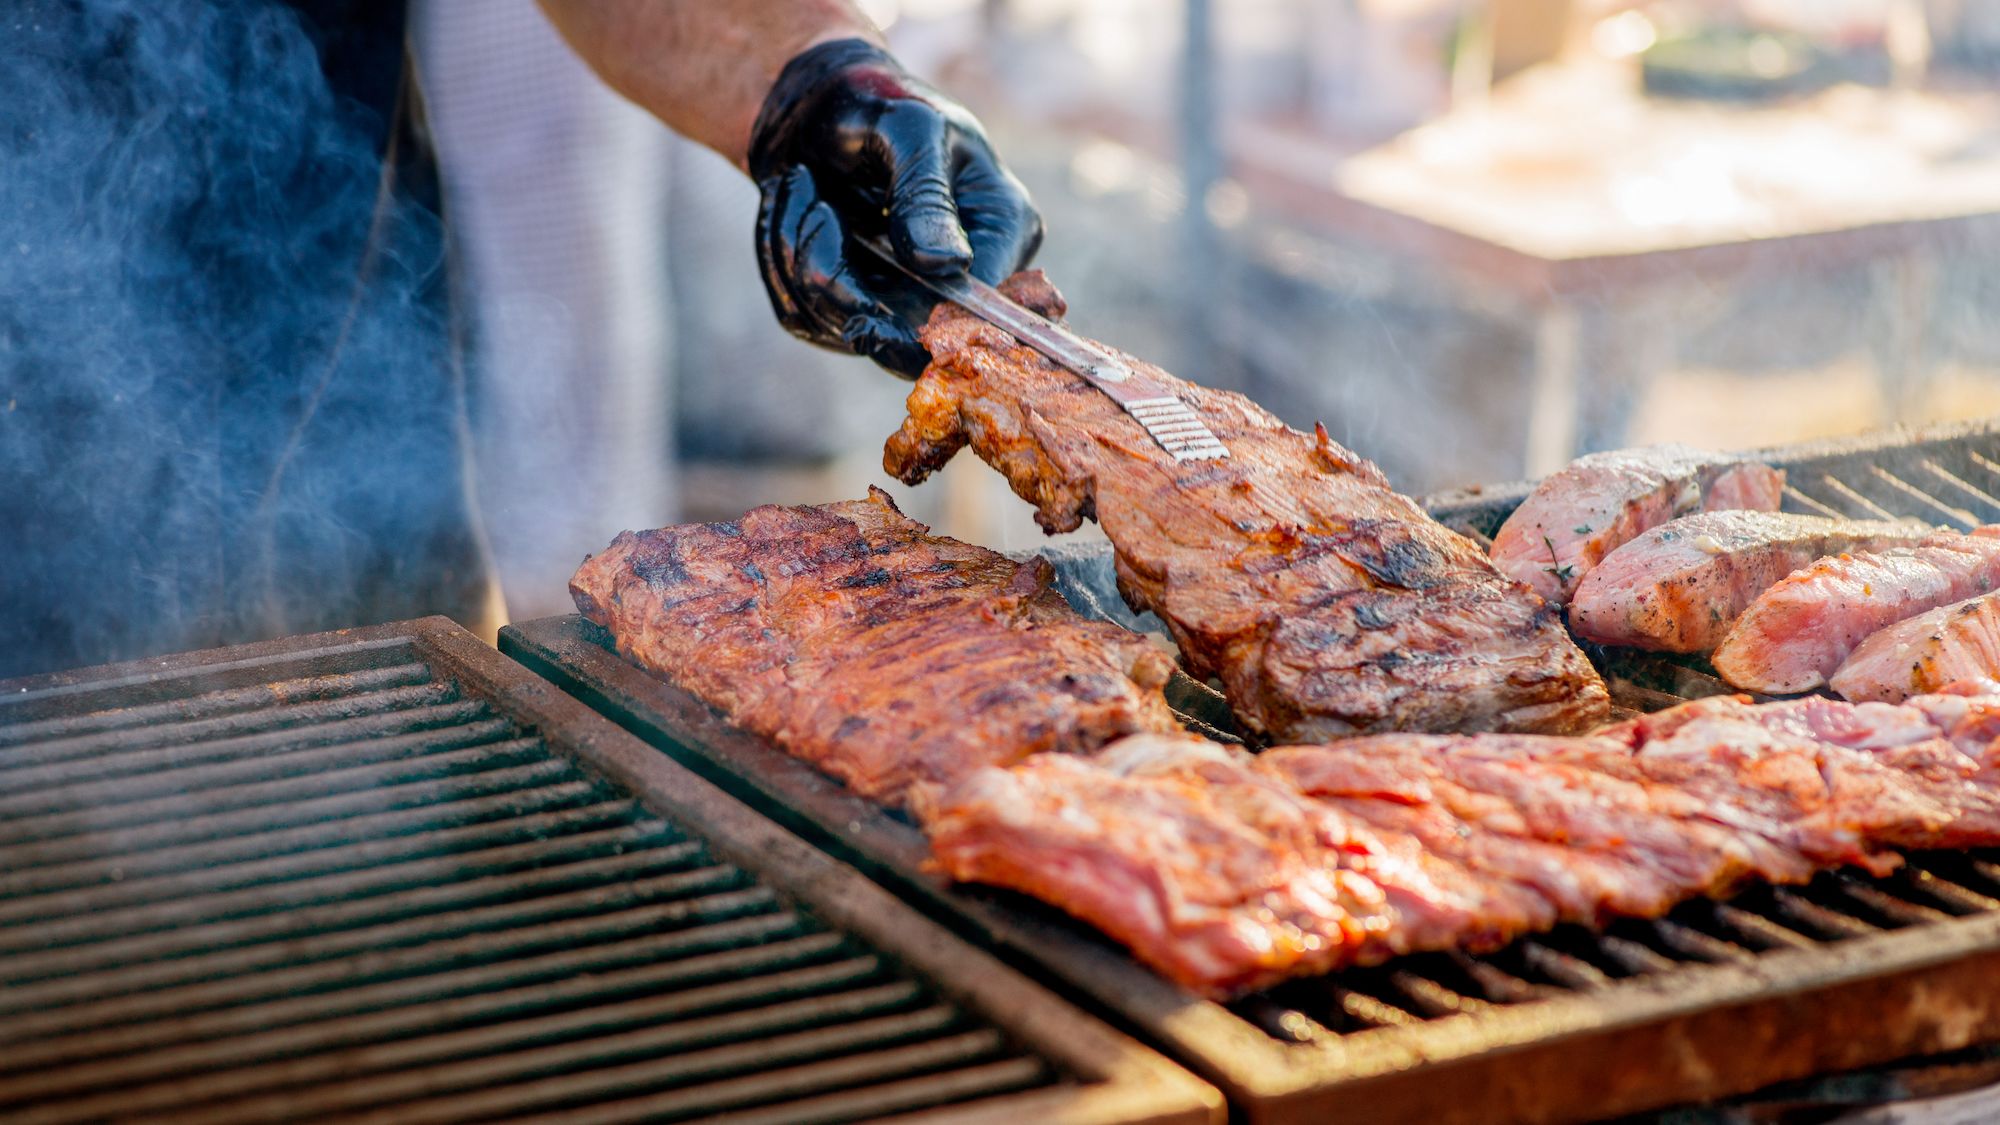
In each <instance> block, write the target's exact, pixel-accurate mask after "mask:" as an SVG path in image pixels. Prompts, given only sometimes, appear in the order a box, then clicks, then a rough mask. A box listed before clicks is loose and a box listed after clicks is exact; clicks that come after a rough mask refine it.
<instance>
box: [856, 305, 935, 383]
mask: <svg viewBox="0 0 2000 1125" xmlns="http://www.w3.org/2000/svg"><path fill="white" fill-rule="evenodd" d="M841 338H842V339H843V340H844V341H846V343H847V346H848V348H849V349H851V350H852V351H853V352H854V353H855V354H856V355H864V356H867V357H868V358H869V359H872V360H874V361H875V362H876V363H879V364H881V365H882V366H883V367H886V368H888V369H889V370H890V371H893V372H895V373H896V374H898V375H901V376H902V377H903V378H905V379H915V378H916V377H917V376H919V375H922V374H923V373H924V368H925V367H927V366H929V365H930V362H931V355H930V353H929V352H927V351H925V350H924V346H923V345H922V344H920V343H918V342H917V336H916V333H914V332H912V331H910V329H909V327H908V326H907V325H905V324H904V323H903V322H902V321H900V320H896V319H893V318H890V317H885V316H857V317H855V318H854V319H852V320H850V321H848V322H847V327H846V328H845V329H844V330H843V331H842V332H841Z"/></svg>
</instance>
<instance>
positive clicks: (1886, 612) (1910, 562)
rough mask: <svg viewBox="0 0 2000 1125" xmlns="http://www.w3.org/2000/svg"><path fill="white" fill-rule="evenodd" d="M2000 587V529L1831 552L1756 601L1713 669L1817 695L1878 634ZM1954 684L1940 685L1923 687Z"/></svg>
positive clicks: (1764, 687)
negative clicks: (1912, 544)
mask: <svg viewBox="0 0 2000 1125" xmlns="http://www.w3.org/2000/svg"><path fill="white" fill-rule="evenodd" d="M1995 588H2000V528H1982V529H1980V530H1979V531H1978V532H1975V533H1973V534H1970V535H1961V534H1959V533H1957V532H1941V533H1939V534H1938V535H1935V536H1932V537H1931V538H1929V539H1926V540H1925V541H1924V542H1923V543H1921V544H1919V545H1917V546H1915V547H1891V548H1888V549H1886V550H1881V551H1860V552H1856V553H1853V554H1843V555H1833V556H1830V557H1828V558H1823V559H1821V560H1819V561H1818V562H1816V563H1813V564H1812V565H1811V566H1808V567H1806V568H1804V569H1802V570H1798V571H1795V572H1794V573H1793V574H1792V575H1791V576H1790V577H1788V578H1786V579H1785V580H1784V581H1782V582H1780V583H1778V584H1777V585H1775V586H1773V587H1771V588H1770V589H1768V590H1766V591H1764V592H1763V593H1762V594H1759V595H1757V600H1756V601H1754V602H1751V603H1750V608H1748V609H1746V610H1744V611H1743V616H1741V617H1739V618H1737V619H1736V624H1735V625H1734V626H1732V627H1731V628H1730V630H1729V634H1728V635H1727V636H1725V637H1723V639H1722V644H1721V645H1720V646H1718V647H1717V648H1716V650H1715V656H1714V658H1713V662H1714V664H1715V670H1716V671H1717V672H1719V673H1721V674H1722V678H1723V679H1725V680H1728V681H1729V682H1730V683H1731V684H1734V685H1735V686H1737V687H1740V688H1746V689H1748V690H1750V691H1761V692H1765V693H1767V694H1771V695H1789V694H1792V693H1795V692H1801V691H1811V690H1813V689H1814V688H1816V687H1819V686H1820V685H1821V684H1824V683H1826V682H1827V677H1828V676H1831V675H1833V673H1834V671H1835V670H1836V669H1838V668H1839V667H1840V666H1841V663H1842V662H1843V661H1845V660H1846V659H1847V658H1848V655H1849V654H1850V653H1852V652H1854V651H1855V649H1856V647H1857V646H1859V645H1860V644H1861V642H1862V641H1864V640H1866V639H1867V638H1868V637H1869V636H1870V635H1871V634H1873V633H1875V632H1876V631H1878V630H1881V629H1885V628H1888V627H1889V626H1891V625H1894V624H1896V623H1897V622H1899V621H1902V620H1904V619H1906V618H1910V617H1915V616H1917V615H1918V614H1923V613H1927V612H1928V611H1930V610H1934V609H1937V608H1939V607H1940V606H1947V605H1951V604H1953V603H1955V602H1962V601H1964V600H1965V599H1966V598H1970V597H1972V596H1974V595H1976V594H1983V593H1986V592H1987V591H1989V590H1993V589H1995ZM1918 632H1919V634H1921V633H1923V630H1921V629H1920V630H1918ZM1878 651H1879V649H1878ZM1993 671H1995V669H1993V668H1991V667H1986V668H1983V669H1976V670H1975V671H1974V672H1973V673H1962V674H1960V675H1954V676H1952V677H1951V679H1963V678H1965V674H1979V675H1988V674H1991V673H1992V672H1993ZM1949 682H1951V681H1950V680H1935V679H1934V680H1931V681H1930V682H1929V683H1928V684H1927V685H1926V686H1923V687H1919V688H1916V690H1917V691H1927V690H1932V689H1935V688H1937V687H1939V686H1941V685H1942V684H1944V683H1949ZM1843 694H1844V693H1843ZM1905 694H1914V692H1906V693H1905ZM1849 698H1854V697H1853V696H1849ZM1867 698H1871V699H1872V698H1879V697H1878V696H1875V695H1870V696H1868V697H1867Z"/></svg>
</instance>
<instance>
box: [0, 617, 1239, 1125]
mask: <svg viewBox="0 0 2000 1125" xmlns="http://www.w3.org/2000/svg"><path fill="white" fill-rule="evenodd" d="M1219 1106H1220V1101H1219V1098H1218V1097H1217V1096H1216V1095H1215V1093H1214V1091H1212V1090H1209V1089H1207V1088H1206V1087H1204V1086H1202V1085H1201V1084H1200V1083H1198V1082H1196V1081H1195V1080H1194V1079H1192V1078H1191V1077H1189V1076H1187V1075H1186V1074H1185V1073H1184V1072H1181V1071H1180V1070H1178V1068H1175V1067H1173V1066H1172V1065H1171V1064H1168V1063H1166V1062H1165V1061H1164V1060H1163V1059H1160V1058H1159V1057H1158V1056H1157V1055H1154V1054H1153V1053H1152V1052H1150V1051H1147V1050H1145V1049H1143V1048H1140V1047H1138V1046H1137V1045H1136V1044H1133V1043H1131V1042H1130V1041H1129V1040H1126V1039H1124V1038H1122V1037H1120V1036H1118V1035H1116V1034H1115V1033H1112V1032H1110V1031H1108V1030H1107V1029H1105V1028H1103V1027H1102V1026H1101V1025H1098V1024H1096V1023H1095V1022H1094V1021H1091V1020H1089V1019H1088V1018H1087V1017H1084V1016H1082V1015H1080V1014H1079V1013H1077V1012H1076V1011H1075V1010H1074V1009H1072V1008H1070V1007H1069V1006H1067V1005H1065V1004H1063V1003H1061V1002H1060V1001H1057V1000H1055V999H1054V998H1053V997H1051V996H1049V995H1048V994H1046V993H1044V992H1043V991H1041V990H1040V989H1039V988H1037V987H1035V986H1034V985H1031V984H1029V983H1027V982H1026V981H1024V980H1022V979H1020V978H1019V977H1017V976H1016V975H1015V974H1014V973H1012V972H1010V971H1008V970H1006V969H1004V968H1003V967H1001V966H1000V965H999V964H998V963H996V962H994V961H993V960H992V959H991V958H990V957H988V956H986V955H984V954H982V953H979V952H977V951H975V950H973V949H971V948H969V947H967V946H965V945H964V944H963V943H962V942H958V941H956V940H953V939H951V938H950V937H949V936H948V935H947V934H945V933H944V932H943V931H942V930H940V929H938V928H937V927H936V926H934V925H932V924H930V923H926V922H924V921H923V920H922V919H920V918H919V917H917V916H916V915H915V914H914V913H913V912H911V911H909V910H908V909H907V908H906V907H903V906H902V905H901V904H899V903H897V902H895V901H894V900H893V899H892V898H890V897H889V896H888V895H886V894H884V893H883V892H882V891H881V890H880V889H879V888H877V887H875V886H874V885H872V884H870V883H869V882H868V881H867V880H865V879H863V878H862V877H860V876H859V875H858V874H856V873H855V872H853V871H851V870H848V869H846V868H843V867H841V866H840V865H838V864H837V863H835V862H833V861H831V860H829V859H828V858H827V857H826V856H824V855H823V854H821V853H819V852H816V851H814V850H813V849H811V848H809V847H807V846H805V845H804V844H803V843H801V842H799V841H798V840H796V839H795V838H793V837H791V836H789V835H787V834H786V833H784V832H782V831H780V830H778V829H776V828H774V827H772V826H771V825H770V824H768V823H767V822H765V821H763V820H762V819H761V818H758V817H756V816H755V815H754V814H752V813H750V812H749V811H748V810H746V809H744V808H743V807H742V806H740V805H738V804H737V803H736V802H734V801H732V800H730V799H729V798H727V797H725V796H723V795H722V794H720V793H718V792H716V791H715V790H714V789H713V788H711V787H710V786H708V785H706V784H705V783H703V782H701V781H700V780H698V779H696V778H694V777H692V776H691V775H689V774H688V773H687V772H686V771H685V770H683V769H681V768H680V767H678V766H675V765H674V764H673V763H671V762H669V761H667V760H666V759H665V758H663V757H662V756H661V755H659V754H657V753H655V752H653V751H651V750H650V749H648V748H646V747H644V746H643V745H640V744H639V743H638V742H637V741H636V740H634V739H632V738H631V737H630V736H629V735H627V734H625V733H624V732H622V731H619V730H617V729H616V728H615V727H613V726H611V725H610V724H609V723H607V722H605V721H604V720H603V719H602V718H600V717H598V716H596V715H593V714H591V713H590V712H589V711H588V710H586V709H584V708H583V707H582V706H580V705H579V704H577V703H576V701H574V700H572V699H570V698H568V697H567V696H564V695H562V694H561V693H559V692H556V691H554V690H553V689H551V688H549V687H548V685H546V684H544V683H542V682H541V681H538V680H536V679H535V678H534V677H533V676H531V675H529V674H528V673H527V672H525V671H524V670H522V669H521V668H520V667H519V666H517V665H514V664H512V663H510V662H509V661H507V660H506V659H505V658H503V657H501V656H500V655H499V654H498V653H496V652H494V651H493V650H492V649H490V648H488V647H486V646H485V645H483V644H481V643H480V642H479V641H477V640H476V639H475V638H473V637H472V636H471V635H470V634H468V633H466V632H465V631H464V630H462V629H460V628H458V627H457V626H455V625H453V624H452V623H450V622H449V621H446V620H445V619H443V618H431V619H426V620H422V621H416V622H409V623H405V624H400V625H393V626H382V627H379V628H374V629H365V630H357V631H352V632H344V633H337V634H322V635H318V636H310V637H299V638H293V639H290V640H286V641H280V642H273V643H269V644H261V645H252V646H245V647H242V648H236V649H223V650H217V651H213V652H205V653H195V654H190V655H187V656H180V657H173V658H169V659H166V660H160V661H146V662H141V663H137V664H128V665H122V666H117V667H112V668H105V669H95V670H86V671H84V672H80V673H71V674H66V675H62V676H54V677H44V678H40V679H36V680H22V681H14V682H12V683H7V684H0V1118H4V1119H5V1120H7V1121H9V1122H66V1121H96V1120H105V1119H122V1120H173V1121H176V1122H224V1121H303V1120H318V1119H328V1118H339V1119H372V1120H388V1121H396V1122H424V1121H459V1120H470V1119H492V1118H496V1117H510V1118H511V1117H525V1118H530V1119H545V1120H554V1121H563V1122H613V1121H636V1120H648V1121H671V1120H683V1119H689V1118H708V1117H711V1116H716V1115H722V1116H727V1117H729V1118H730V1119H732V1120H740V1121H785V1122H792V1121H838V1120H850V1119H857V1118H873V1117H877V1116H881V1115H885V1114H891V1113H900V1112H905V1111H918V1110H929V1111H931V1112H932V1113H934V1114H937V1115H938V1116H939V1117H940V1118H941V1119H946V1120H954V1121H958V1120H963V1121H1014V1120H1028V1119H1033V1118H1034V1117H1036V1116H1040V1115H1047V1116H1051V1117H1055V1116H1060V1117H1063V1118H1065V1119H1068V1118H1071V1117H1074V1118H1076V1119H1079V1120H1089V1121H1097V1122H1107V1123H1108V1122H1116V1121H1130V1122H1141V1121H1143V1122H1170V1121H1171V1122H1188V1123H1194V1122H1208V1121H1212V1120H1216V1119H1217V1117H1218V1116H1219Z"/></svg>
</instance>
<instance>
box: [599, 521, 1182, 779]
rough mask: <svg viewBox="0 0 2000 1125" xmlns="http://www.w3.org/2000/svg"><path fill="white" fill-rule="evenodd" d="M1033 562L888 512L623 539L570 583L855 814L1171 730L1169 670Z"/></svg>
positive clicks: (643, 662) (628, 639) (674, 673)
mask: <svg viewBox="0 0 2000 1125" xmlns="http://www.w3.org/2000/svg"><path fill="white" fill-rule="evenodd" d="M1053 579H1054V572H1053V570H1052V568H1050V566H1049V565H1048V563H1046V562H1044V561H1042V560H1040V559H1035V560H1033V561H1030V562H1025V563H1017V562H1015V561H1013V560H1011V559H1009V558H1007V557H1006V556H1004V555H999V554H996V553H994V552H992V551H989V550H986V549H985V548H983V547H976V546H973V545H971V544H969V543H961V542H958V541H956V540H953V539H948V538H945V537H943V536H936V535H932V534H930V529H929V528H927V527H925V526H924V525H923V524H921V523H918V522H916V521H915V520H912V519H909V518H908V517H906V516H904V515H903V514H902V513H901V512H899V511H897V510H896V507H895V505H894V504H893V503H892V502H891V501H890V500H889V497H888V495H887V494H885V493H883V492H881V491H879V490H870V495H869V497H868V499H866V500H852V501H845V502H842V503H836V504H826V505H821V506H817V507H780V506H776V505H773V506H768V507H763V508H756V509H753V510H751V511H750V512H748V513H745V514H744V515H743V516H742V517H741V518H740V519H737V520H733V521H730V522H727V523H711V524H685V525H681V526H677V527H666V528H661V529H659V530H657V531H642V532H636V533H635V532H630V531H627V532H623V533H621V534H620V535H619V536H618V537H617V538H616V539H614V540H613V541H612V543H611V546H610V547H609V548H607V549H606V550H605V551H604V552H602V553H601V554H598V555H595V556H593V557H591V558H590V559H588V560H586V561H585V562H584V564H583V566H582V567H581V568H579V569H578V570H577V572H576V576H575V577H574V578H572V579H571V580H570V592H571V594H572V595H573V596H574V597H575V599H576V604H577V608H578V609H579V610H580V611H581V612H582V613H583V614H584V616H586V617H588V618H590V619H591V620H592V621H595V622H596V623H597V624H599V625H602V626H604V627H605V628H607V629H609V630H610V632H611V634H612V636H613V638H614V639H615V640H616V642H617V646H618V651H619V653H620V654H622V655H623V656H624V657H625V658H626V659H628V660H631V661H633V662H634V663H636V664H638V665H640V666H641V667H643V668H646V669H647V670H649V671H651V672H653V673H655V674H657V675H660V676H663V677H665V678H666V679H668V680H670V681H671V682H673V683H674V684H676V685H678V686H679V687H681V688H682V689H683V690H685V691H687V692H689V693H690V694H692V695H694V696H696V697H698V698H700V699H701V700H703V701H704V702H706V703H708V704H709V705H710V706H712V707H714V708H715V709H716V710H718V711H720V712H721V713H722V714H723V715H724V716H725V717H726V718H727V719H728V720H729V721H730V722H732V723H734V724H736V725H737V726H739V727H741V728H743V729H745V730H747V731H750V732H751V733H753V734H757V735H760V736H763V737H765V738H768V739H770V740H771V741H772V742H774V743H776V744H777V745H778V746H779V747H780V748H781V749H783V750H784V751H785V752H787V753H789V754H791V755H792V756H794V757H797V758H801V759H803V760H805V761H807V762H810V763H812V764H813V765H815V766H817V767H818V768H819V769H821V770H822V771H824V772H826V773H828V774H831V775H833V776H834V777H836V778H838V779H840V780H841V781H843V782H845V783H846V784H847V786H848V787H849V788H850V789H853V790H854V791H855V792H857V793H859V794H861V795H862V796H864V797H868V798H871V799H873V800H876V801H879V802H882V803H884V804H887V805H891V806H904V805H914V806H918V807H921V804H922V801H923V799H924V798H925V796H926V795H927V794H929V793H931V792H933V791H934V790H935V789H936V787H938V786H941V785H946V784H949V783H951V782H952V781H955V780H956V779H958V778H959V777H960V776H962V775H963V774H965V773H966V772H968V771H970V770H973V769H976V768H978V767H980V766H991V765H1005V764H1007V763H1010V762H1014V761H1017V760H1019V759H1021V758H1023V757H1026V756H1027V755H1030V754H1035V753H1041V752H1045V751H1054V752H1069V753H1078V752H1084V751H1089V750H1094V749H1096V748H1097V747H1098V746H1101V745H1102V744H1104V743H1106V742H1109V741H1111V740H1113V739H1115V738H1118V737H1119V736H1121V735H1125V734H1131V733H1135V732H1143V731H1178V730H1179V729H1180V726H1179V724H1178V723H1177V722H1176V721H1175V719H1174V715H1173V712H1172V711H1171V710H1170V709H1169V708H1168V706H1167V704H1166V700H1165V698H1164V697H1163V696H1162V695H1161V691H1160V689H1161V686H1162V685H1163V684H1165V682H1166V680H1167V677H1168V675H1169V673H1170V672H1171V670H1172V667H1173V662H1172V658H1171V657H1169V656H1168V655H1167V654H1166V653H1164V652H1162V651H1160V650H1159V649H1158V648H1155V647H1154V646H1153V645H1152V644H1151V643H1150V642H1148V641H1147V640H1146V639H1145V638H1143V637H1141V636H1139V635H1138V634H1136V633H1132V632H1129V631H1127V630H1125V629H1122V628H1120V627H1118V626H1116V625H1111V624H1108V623H1106V622H1100V621H1090V620H1086V619H1084V618H1082V617H1080V616H1078V615H1077V613H1076V612H1075V611H1074V610H1072V609H1071V608H1070V606H1069V603H1067V602H1065V601H1064V600H1063V598H1062V595H1061V594H1060V593H1058V592H1057V591H1056V590H1055V589H1054V588H1053V587H1052V586H1051V585H1050V583H1051V582H1052V581H1053Z"/></svg>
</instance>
